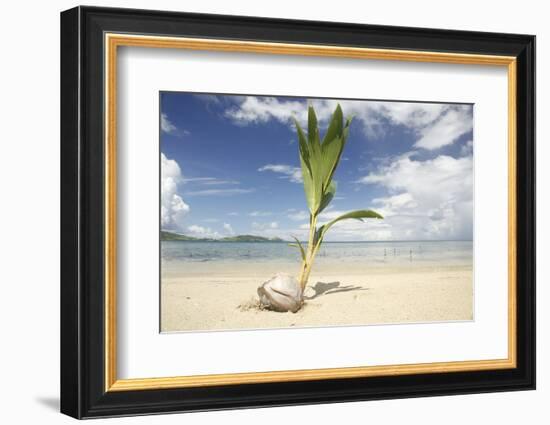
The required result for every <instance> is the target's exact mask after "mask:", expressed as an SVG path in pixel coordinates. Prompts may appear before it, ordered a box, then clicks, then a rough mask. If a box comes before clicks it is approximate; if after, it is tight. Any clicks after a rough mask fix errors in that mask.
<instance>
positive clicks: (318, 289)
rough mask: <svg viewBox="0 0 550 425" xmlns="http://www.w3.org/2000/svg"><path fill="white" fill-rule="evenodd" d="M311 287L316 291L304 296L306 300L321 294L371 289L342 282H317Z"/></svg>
mask: <svg viewBox="0 0 550 425" xmlns="http://www.w3.org/2000/svg"><path fill="white" fill-rule="evenodd" d="M310 288H311V289H313V291H314V292H315V293H314V294H313V295H311V296H309V297H306V296H304V299H305V300H313V299H315V298H317V297H320V296H321V295H330V294H337V293H338V292H350V291H367V290H368V289H369V288H364V287H362V286H357V285H346V286H341V284H340V282H328V283H326V282H317V283H316V284H315V285H314V286H310Z"/></svg>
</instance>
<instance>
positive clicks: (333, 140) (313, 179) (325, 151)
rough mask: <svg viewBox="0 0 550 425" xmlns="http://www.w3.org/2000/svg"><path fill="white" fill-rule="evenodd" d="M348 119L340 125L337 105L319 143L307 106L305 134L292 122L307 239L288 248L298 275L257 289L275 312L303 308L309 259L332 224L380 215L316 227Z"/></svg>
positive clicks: (367, 213)
mask: <svg viewBox="0 0 550 425" xmlns="http://www.w3.org/2000/svg"><path fill="white" fill-rule="evenodd" d="M351 120H352V119H351V118H348V119H347V120H346V122H345V124H344V114H343V112H342V108H340V105H337V106H336V110H335V111H334V113H333V114H332V118H331V121H330V124H329V127H328V129H327V132H326V134H325V137H324V138H323V141H322V142H321V140H320V136H319V127H318V125H317V116H316V115H315V110H314V109H313V107H312V106H311V105H310V106H309V108H308V133H307V136H306V135H305V134H304V132H303V130H302V128H301V127H300V124H299V123H298V121H296V119H294V123H295V125H296V131H297V133H298V141H299V143H298V146H299V149H300V163H301V166H302V178H303V181H304V192H305V195H306V201H307V206H308V208H309V213H310V215H309V238H308V242H307V245H306V247H305V248H304V245H303V244H302V243H301V242H300V241H299V240H298V239H297V238H294V239H295V240H296V243H295V244H290V246H293V247H296V248H298V249H299V250H300V254H301V256H302V267H301V269H300V276H299V277H298V279H294V278H292V277H290V276H288V275H282V274H278V275H277V276H275V277H273V278H272V279H270V280H268V281H267V282H265V283H264V284H263V285H262V286H261V287H259V288H258V294H259V296H260V302H261V304H262V305H263V306H264V307H266V308H269V309H271V310H275V311H292V312H296V311H298V310H299V309H300V308H301V306H302V305H303V302H304V301H303V293H304V290H305V288H306V285H307V282H308V279H309V275H310V273H311V267H312V266H313V260H314V259H315V256H316V255H317V252H318V251H319V248H320V247H321V244H322V243H323V239H324V237H325V235H326V233H327V231H328V230H329V229H330V228H331V227H332V225H333V224H335V223H337V222H339V221H341V220H347V219H350V218H354V219H357V220H361V221H362V219H364V218H378V219H381V218H382V216H381V215H380V214H378V213H377V212H375V211H372V210H356V211H350V212H348V213H346V214H343V215H341V216H339V217H336V218H335V219H334V220H331V221H329V222H328V223H325V224H321V225H319V226H318V223H317V221H318V218H319V214H321V212H322V211H323V210H324V209H325V208H326V207H327V206H328V205H329V203H330V201H331V200H332V198H333V197H334V194H335V193H336V182H335V181H333V180H332V178H333V176H334V172H335V171H336V167H337V166H338V163H339V162H340V157H341V155H342V151H343V150H344V146H345V144H346V140H347V138H348V134H349V127H350V124H351Z"/></svg>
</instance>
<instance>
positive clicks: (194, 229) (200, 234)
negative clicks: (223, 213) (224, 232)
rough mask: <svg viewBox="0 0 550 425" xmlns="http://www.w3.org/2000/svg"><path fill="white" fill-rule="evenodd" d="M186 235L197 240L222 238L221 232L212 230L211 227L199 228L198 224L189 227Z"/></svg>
mask: <svg viewBox="0 0 550 425" xmlns="http://www.w3.org/2000/svg"><path fill="white" fill-rule="evenodd" d="M186 233H187V234H189V235H191V236H193V237H195V238H209V239H218V238H220V237H221V234H220V233H219V232H217V231H215V230H212V229H211V228H210V227H203V226H198V225H196V224H193V225H191V226H189V227H187V232H186Z"/></svg>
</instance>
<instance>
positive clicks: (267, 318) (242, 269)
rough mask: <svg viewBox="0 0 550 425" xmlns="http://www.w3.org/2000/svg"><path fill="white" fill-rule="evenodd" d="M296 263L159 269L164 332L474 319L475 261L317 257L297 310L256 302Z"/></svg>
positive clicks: (294, 272) (294, 270)
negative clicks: (370, 261)
mask: <svg viewBox="0 0 550 425" xmlns="http://www.w3.org/2000/svg"><path fill="white" fill-rule="evenodd" d="M298 267H299V265H298V264H296V263H291V262H276V261H266V262H264V263H260V262H258V263H246V262H241V263H239V264H235V263H233V264H232V263H228V262H213V263H209V264H208V265H205V263H186V264H178V265H177V266H175V265H172V266H167V267H163V272H162V283H161V329H162V331H163V332H174V331H206V330H229V329H262V328H287V327H309V326H344V325H367V324H383V323H407V322H439V321H458V320H472V319H473V282H472V266H471V265H464V264H451V265H425V264H421V265H414V264H411V265H377V266H372V265H369V266H365V265H362V264H361V263H357V262H350V263H346V262H342V261H339V262H338V261H335V262H332V261H331V262H320V263H319V264H316V266H315V267H314V270H313V273H312V275H311V277H310V281H309V285H308V287H307V289H306V292H305V299H306V302H305V305H304V306H303V307H302V309H301V310H300V311H298V312H297V313H290V312H288V313H277V312H272V311H267V310H261V309H259V308H258V306H257V299H258V297H257V293H256V289H257V288H258V286H260V285H261V284H262V283H263V282H264V281H266V280H268V279H269V278H270V277H271V276H273V275H274V274H275V273H277V272H286V273H289V274H292V275H295V276H296V275H297V272H298Z"/></svg>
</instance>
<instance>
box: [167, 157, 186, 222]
mask: <svg viewBox="0 0 550 425" xmlns="http://www.w3.org/2000/svg"><path fill="white" fill-rule="evenodd" d="M181 180H182V175H181V170H180V167H179V165H178V163H177V162H176V161H174V160H173V159H168V158H166V156H165V155H164V154H163V153H161V227H162V228H163V229H168V230H169V229H172V230H181V228H182V226H183V219H184V217H185V216H186V215H187V213H189V205H187V204H186V203H185V202H184V201H183V199H182V198H181V196H180V195H179V194H178V185H179V184H180V183H181Z"/></svg>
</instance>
